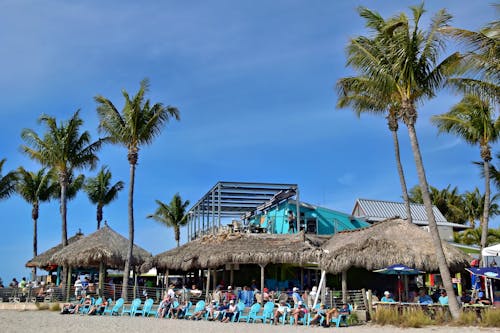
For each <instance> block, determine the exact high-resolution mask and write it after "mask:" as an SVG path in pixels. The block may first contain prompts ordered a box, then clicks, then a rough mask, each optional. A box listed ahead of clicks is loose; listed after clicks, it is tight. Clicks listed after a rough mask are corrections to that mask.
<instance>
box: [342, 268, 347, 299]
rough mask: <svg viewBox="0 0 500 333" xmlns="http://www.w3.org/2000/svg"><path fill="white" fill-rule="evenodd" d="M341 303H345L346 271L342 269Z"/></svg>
mask: <svg viewBox="0 0 500 333" xmlns="http://www.w3.org/2000/svg"><path fill="white" fill-rule="evenodd" d="M342 303H347V271H342Z"/></svg>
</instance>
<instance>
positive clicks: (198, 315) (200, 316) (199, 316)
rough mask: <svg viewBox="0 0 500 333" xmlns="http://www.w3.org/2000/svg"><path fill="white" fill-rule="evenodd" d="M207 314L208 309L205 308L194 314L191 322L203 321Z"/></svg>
mask: <svg viewBox="0 0 500 333" xmlns="http://www.w3.org/2000/svg"><path fill="white" fill-rule="evenodd" d="M206 313H207V307H204V308H203V309H201V310H200V311H196V312H195V313H193V315H192V316H191V320H201V319H203V316H204V315H205V314H206Z"/></svg>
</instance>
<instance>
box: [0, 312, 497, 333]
mask: <svg viewBox="0 0 500 333" xmlns="http://www.w3.org/2000/svg"><path fill="white" fill-rule="evenodd" d="M335 330H338V329H337V328H322V327H315V328H312V327H302V326H298V327H294V326H289V325H286V326H283V325H277V326H272V325H269V324H266V325H263V324H261V323H257V324H247V323H243V322H242V323H228V324H222V323H219V322H208V321H189V320H173V319H156V318H142V317H136V318H130V317H109V316H105V317H101V316H81V315H60V314H59V313H58V312H51V311H17V310H0V332H7V333H10V332H23V333H29V332H36V333H44V332H51V333H52V332H71V333H78V332H86V333H88V332H91V333H98V332H106V333H114V332H116V333H123V332H148V333H151V332H182V333H190V332H193V333H194V332H203V333H212V332H213V333H215V332H217V333H221V332H238V333H240V332H245V333H246V332H249V333H250V332H252V333H253V332H258V333H268V332H269V333H271V332H273V333H279V332H288V333H292V332H311V333H314V332H328V331H335ZM340 330H342V332H346V333H349V332H366V333H368V332H373V333H392V332H401V331H402V332H405V333H414V332H419V333H422V332H451V333H464V332H466V333H475V332H499V331H500V330H498V329H485V328H477V327H436V326H429V327H426V328H420V329H401V328H397V327H391V326H375V325H361V326H355V327H354V326H353V327H347V328H346V327H342V328H340Z"/></svg>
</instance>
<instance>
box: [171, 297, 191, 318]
mask: <svg viewBox="0 0 500 333" xmlns="http://www.w3.org/2000/svg"><path fill="white" fill-rule="evenodd" d="M188 306H189V301H188V300H184V301H183V302H182V303H181V304H179V305H178V306H177V307H176V308H174V307H173V306H171V307H170V318H175V319H181V318H183V317H184V315H185V314H186V311H187V310H188Z"/></svg>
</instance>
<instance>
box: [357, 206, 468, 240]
mask: <svg viewBox="0 0 500 333" xmlns="http://www.w3.org/2000/svg"><path fill="white" fill-rule="evenodd" d="M432 210H433V212H434V218H435V219H436V223H437V226H438V230H439V235H440V236H441V239H443V240H446V241H448V242H453V232H454V231H455V232H457V231H463V230H465V229H468V228H469V227H468V226H466V225H463V224H458V223H452V222H448V221H447V220H446V218H445V217H444V215H443V214H442V213H441V211H439V209H438V208H437V207H436V206H432ZM410 211H411V217H412V221H413V224H415V225H417V226H420V227H422V228H423V229H424V230H427V231H428V230H429V222H428V220H427V213H426V211H425V206H424V205H423V204H415V203H411V204H410ZM352 215H353V216H355V217H356V218H359V219H363V220H365V221H366V222H368V223H370V224H373V223H375V222H379V221H383V220H386V219H392V218H401V219H403V220H405V219H407V216H406V208H405V204H404V203H403V202H394V201H384V200H372V199H357V200H356V203H355V204H354V208H353V210H352Z"/></svg>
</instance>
